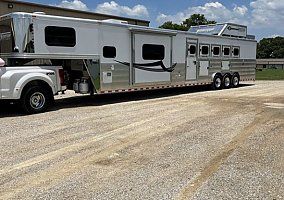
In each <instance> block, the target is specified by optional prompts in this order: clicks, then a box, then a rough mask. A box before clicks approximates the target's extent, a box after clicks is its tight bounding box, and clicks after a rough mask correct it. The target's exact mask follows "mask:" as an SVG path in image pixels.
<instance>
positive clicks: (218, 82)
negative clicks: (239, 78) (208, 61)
mask: <svg viewBox="0 0 284 200" xmlns="http://www.w3.org/2000/svg"><path fill="white" fill-rule="evenodd" d="M212 89H213V90H220V89H222V76H221V75H220V74H216V75H215V76H214V79H213V82H212Z"/></svg>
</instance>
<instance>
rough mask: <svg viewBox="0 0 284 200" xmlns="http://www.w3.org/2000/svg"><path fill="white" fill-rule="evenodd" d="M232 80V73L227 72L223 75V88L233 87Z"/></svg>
mask: <svg viewBox="0 0 284 200" xmlns="http://www.w3.org/2000/svg"><path fill="white" fill-rule="evenodd" d="M231 82H232V81H231V76H230V74H225V75H224V76H223V81H222V83H223V88H224V89H229V88H230V87H231V84H232V83H231Z"/></svg>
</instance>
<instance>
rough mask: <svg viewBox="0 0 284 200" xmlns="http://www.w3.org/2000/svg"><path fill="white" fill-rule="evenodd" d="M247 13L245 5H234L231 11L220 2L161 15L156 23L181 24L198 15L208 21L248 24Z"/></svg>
mask: <svg viewBox="0 0 284 200" xmlns="http://www.w3.org/2000/svg"><path fill="white" fill-rule="evenodd" d="M247 12H248V8H247V7H246V6H244V5H242V6H237V5H234V7H233V8H232V9H229V8H227V7H225V6H224V5H223V4H222V3H220V2H210V3H205V4H204V5H202V6H196V7H189V8H188V9H186V10H184V11H181V12H178V13H177V14H175V15H166V14H164V13H160V14H159V15H158V17H157V18H156V21H157V22H158V23H164V22H166V21H173V22H174V23H181V22H182V21H183V20H185V19H186V18H188V17H190V16H191V15H192V14H194V13H197V14H204V16H205V17H206V19H208V20H215V21H217V22H234V23H238V22H242V24H244V23H245V24H247V22H246V20H245V19H244V18H245V16H246V15H247Z"/></svg>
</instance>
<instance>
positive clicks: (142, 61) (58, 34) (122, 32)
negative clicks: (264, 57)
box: [0, 12, 256, 112]
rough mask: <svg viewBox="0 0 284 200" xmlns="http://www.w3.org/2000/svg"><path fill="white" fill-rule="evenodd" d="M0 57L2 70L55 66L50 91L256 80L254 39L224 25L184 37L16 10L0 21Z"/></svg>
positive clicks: (242, 30)
mask: <svg viewBox="0 0 284 200" xmlns="http://www.w3.org/2000/svg"><path fill="white" fill-rule="evenodd" d="M0 57H1V58H2V59H3V60H4V61H5V67H6V68H9V69H10V68H13V67H17V68H18V67H22V68H21V69H23V70H24V68H25V67H27V66H28V67H32V66H36V67H37V68H36V69H35V70H38V69H39V68H45V67H46V66H48V69H51V68H52V66H61V67H62V70H61V71H63V73H62V72H61V73H60V74H59V75H58V76H56V77H57V78H61V79H60V81H59V80H57V82H60V84H61V85H59V86H58V84H57V87H56V89H54V88H52V91H53V94H57V93H58V91H61V90H64V89H66V88H67V89H74V90H75V91H76V92H78V93H98V94H99V93H114V92H127V91H136V90H147V89H158V88H169V87H184V86H193V85H199V84H212V86H213V88H214V89H222V88H230V87H237V86H238V85H239V82H240V81H248V80H254V79H255V66H256V41H255V40H254V37H253V36H250V35H247V27H246V26H242V25H238V24H231V23H225V24H214V25H207V26H198V27H192V28H191V29H190V30H189V31H188V32H183V31H173V30H165V29H159V28H150V27H142V26H136V25H130V24H127V23H126V22H124V21H114V20H105V21H98V20H88V19H79V18H71V17H61V16H60V17H59V16H51V15H45V14H39V13H22V12H16V13H11V14H8V15H5V16H1V17H0ZM0 69H1V68H0ZM2 71H3V70H2ZM3 74H4V72H2V74H1V72H0V76H1V77H4V75H3ZM62 74H64V75H62ZM30 76H32V75H30ZM17 77H18V76H17ZM11 78H12V77H11ZM63 78H64V80H63ZM36 79H40V77H35V78H34V79H32V78H31V79H30V81H36ZM3 81H4V82H5V80H2V83H4V82H3ZM12 82H17V80H15V81H12ZM28 84H29V81H26V82H25V81H24V82H23V83H22V84H20V85H18V86H17V89H18V91H19V92H18V93H19V94H18V95H16V96H15V95H14V96H13V95H12V93H11V96H9V94H7V95H3V94H4V93H5V91H7V88H2V92H1V90H0V92H1V94H2V95H1V97H0V98H2V99H3V98H6V99H9V98H10V99H21V98H23V94H21V92H22V91H25V90H24V89H23V88H25V87H27V85H28ZM0 85H1V86H2V84H1V79H0ZM13 85H17V84H13ZM32 85H34V84H32ZM49 86H50V87H54V86H52V84H49ZM63 86H64V87H63ZM65 86H66V87H65ZM6 87H7V86H6ZM11 87H16V86H11ZM46 87H48V85H46ZM0 89H1V87H0ZM10 89H11V91H12V90H14V89H15V88H10ZM27 98H28V97H27ZM26 101H27V102H28V100H26ZM33 110H35V112H37V111H36V106H35V109H33ZM43 110H44V109H39V111H38V112H41V111H43ZM32 112H34V111H32Z"/></svg>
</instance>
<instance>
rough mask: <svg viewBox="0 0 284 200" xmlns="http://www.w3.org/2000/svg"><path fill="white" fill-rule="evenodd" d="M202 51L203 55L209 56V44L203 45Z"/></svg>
mask: <svg viewBox="0 0 284 200" xmlns="http://www.w3.org/2000/svg"><path fill="white" fill-rule="evenodd" d="M200 53H201V56H208V55H209V45H201V48H200Z"/></svg>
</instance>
